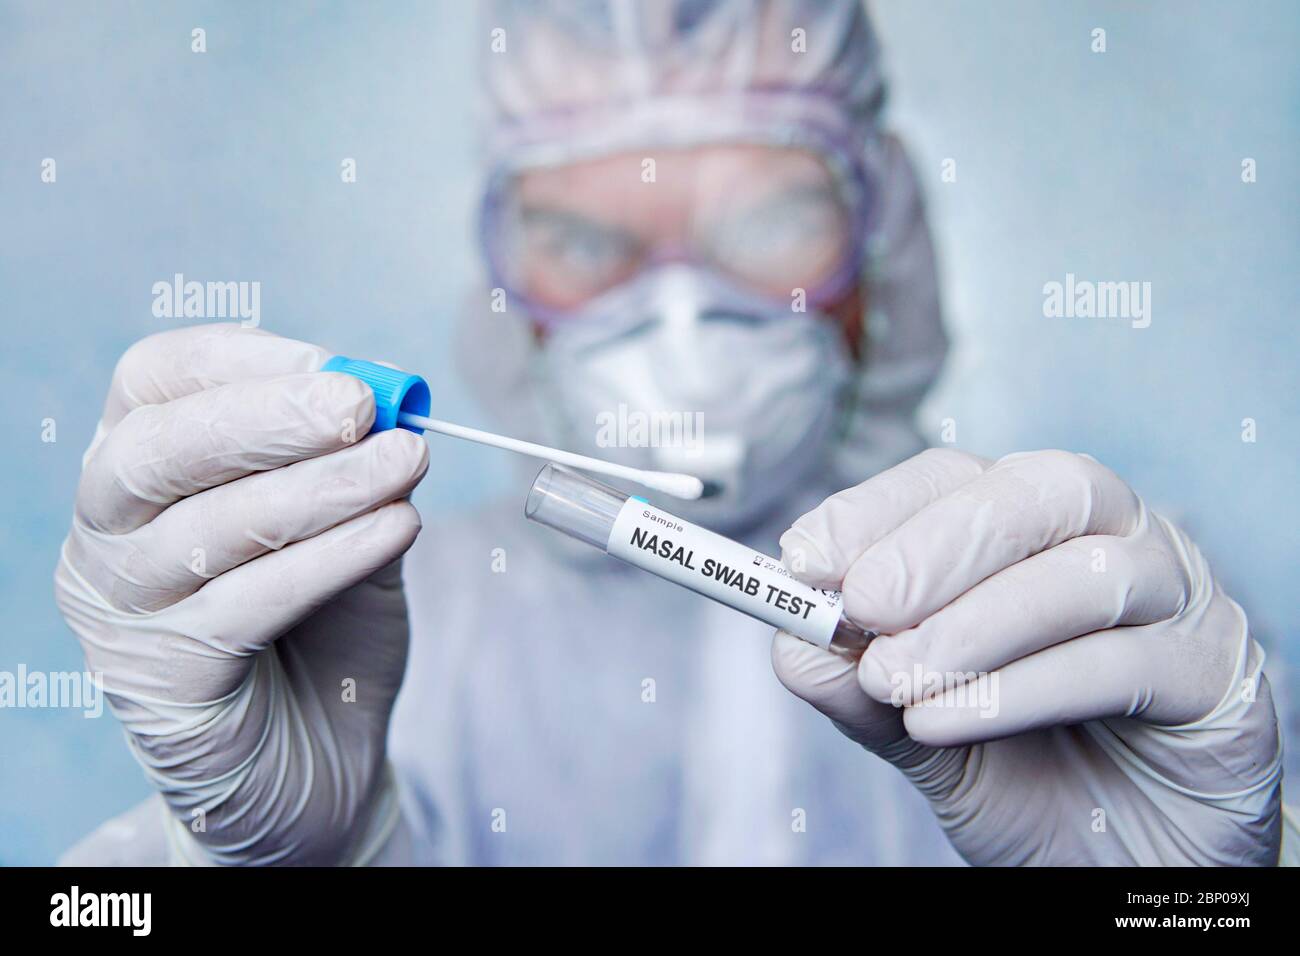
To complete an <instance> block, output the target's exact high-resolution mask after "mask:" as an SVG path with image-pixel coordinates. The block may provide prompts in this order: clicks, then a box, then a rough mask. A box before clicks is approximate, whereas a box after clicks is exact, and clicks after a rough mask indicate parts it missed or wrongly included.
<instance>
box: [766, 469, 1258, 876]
mask: <svg viewBox="0 0 1300 956" xmlns="http://www.w3.org/2000/svg"><path fill="white" fill-rule="evenodd" d="M781 545H782V555H783V559H784V560H785V561H786V563H787V565H788V566H789V567H790V568H791V569H792V570H793V571H794V572H795V573H796V575H797V576H798V577H799V578H801V579H803V580H805V581H807V582H809V583H811V584H814V585H817V586H819V587H828V588H842V589H843V591H844V607H845V613H846V614H847V615H848V616H849V618H850V619H852V620H853V621H854V622H855V623H857V624H859V625H861V626H863V627H866V628H870V629H872V630H875V631H877V632H879V633H880V634H881V635H882V636H881V637H879V638H877V639H876V640H875V641H874V642H872V644H871V645H870V646H869V647H868V649H867V652H866V653H865V654H864V655H863V657H862V659H861V661H860V662H858V663H857V665H856V666H854V664H853V663H852V662H846V661H845V660H843V659H842V658H840V657H837V656H835V655H833V654H830V653H828V652H826V651H823V650H821V649H820V648H817V647H814V646H812V645H810V644H807V643H805V642H803V641H800V640H798V639H796V638H794V637H791V636H790V635H788V634H782V633H778V635H777V638H776V640H775V643H774V645H773V661H774V664H775V667H776V672H777V675H778V676H779V677H780V679H781V680H782V682H783V683H785V685H786V686H787V687H789V688H790V690H792V691H793V692H794V693H796V694H797V695H799V696H800V697H802V698H804V699H805V700H807V701H809V702H810V703H812V704H813V705H814V706H816V707H817V708H818V709H820V710H821V711H823V712H824V713H825V714H827V715H828V716H829V717H831V718H832V720H833V721H835V722H836V724H837V725H838V726H839V728H840V729H841V730H842V731H843V732H844V733H845V734H847V735H848V736H849V737H850V738H852V739H853V740H855V741H857V742H859V743H860V744H862V745H863V746H864V747H866V748H867V749H868V750H870V751H872V752H874V753H876V754H878V755H879V756H881V757H883V758H884V759H886V760H888V761H890V762H891V763H893V764H894V765H895V766H897V767H898V768H899V769H900V770H902V771H903V773H904V774H906V775H907V776H908V777H909V778H910V779H911V780H912V782H913V783H915V784H916V786H917V787H918V788H919V789H920V790H921V792H922V793H924V794H925V796H926V797H928V798H929V800H930V803H931V805H932V807H933V809H934V812H935V814H936V816H937V817H938V820H939V823H940V824H941V825H942V826H943V828H944V830H945V831H946V832H947V834H948V837H949V839H950V840H951V841H952V844H953V846H954V847H956V849H957V850H958V851H959V852H960V853H961V854H962V855H963V856H964V857H965V858H966V859H967V860H968V861H970V862H971V863H976V864H1018V863H1048V864H1083V863H1087V864H1272V863H1274V862H1276V859H1277V855H1278V844H1279V834H1280V826H1281V821H1280V795H1279V790H1280V779H1281V746H1280V741H1279V731H1278V723H1277V718H1276V715H1275V713H1274V710H1273V704H1272V700H1271V697H1270V693H1269V687H1268V683H1267V681H1266V680H1265V679H1264V677H1263V674H1262V671H1261V668H1262V665H1263V660H1264V655H1263V652H1262V650H1261V649H1260V647H1259V645H1258V644H1257V643H1255V641H1254V640H1252V639H1251V637H1250V633H1249V630H1248V628H1247V623H1246V617H1245V614H1244V613H1243V612H1242V610H1241V608H1240V607H1238V606H1237V604H1236V603H1234V602H1233V601H1232V600H1231V599H1229V598H1228V597H1227V596H1226V595H1225V594H1224V593H1223V591H1222V590H1221V589H1220V588H1219V587H1218V586H1217V584H1216V583H1215V581H1214V579H1213V578H1212V577H1211V574H1210V569H1209V568H1208V567H1207V565H1206V562H1205V559H1204V558H1203V557H1202V556H1201V554H1200V552H1199V551H1198V550H1197V549H1196V547H1195V546H1194V545H1193V544H1192V543H1191V542H1190V541H1189V540H1188V539H1187V538H1186V537H1185V536H1184V535H1183V534H1182V533H1181V532H1180V531H1178V529H1176V528H1174V527H1173V526H1171V525H1170V524H1169V523H1168V522H1166V521H1164V520H1163V519H1161V518H1159V517H1158V516H1156V515H1154V514H1152V513H1151V512H1149V511H1148V510H1147V508H1146V507H1145V505H1143V503H1142V501H1141V500H1140V499H1139V498H1138V497H1137V496H1136V495H1135V494H1134V493H1133V492H1132V491H1131V490H1129V488H1128V487H1127V486H1126V485H1125V484H1124V483H1123V482H1122V481H1121V480H1120V479H1119V478H1118V477H1116V476H1115V475H1114V474H1113V473H1112V472H1110V471H1109V470H1107V469H1106V468H1104V467H1102V466H1101V465H1099V464H1098V463H1097V462H1096V461H1094V460H1093V459H1091V458H1088V457H1086V456H1081V455H1073V454H1069V453H1066V452H1060V451H1045V452H1034V453H1029V454H1016V455H1009V456H1007V457H1006V458H1003V459H1001V460H1000V461H998V462H996V463H989V462H987V461H984V460H981V459H978V458H975V457H973V456H971V455H966V454H963V453H961V452H957V451H952V450H931V451H927V452H924V453H922V454H921V455H918V456H916V457H915V458H912V459H910V460H908V461H906V462H904V463H903V464H901V465H899V466H898V467H896V468H893V469H891V470H889V471H887V472H884V473H882V474H880V475H878V476H877V477H875V478H872V479H871V480H870V481H867V482H865V483H863V484H861V485H859V486H857V487H855V488H851V489H849V490H847V491H843V492H840V493H839V494H837V495H834V496H832V497H830V498H828V499H827V500H826V501H824V502H823V503H822V504H821V505H820V506H818V507H817V508H816V509H815V510H813V511H811V512H809V513H808V514H806V515H804V516H803V517H802V518H800V519H799V520H798V521H796V522H795V524H794V526H793V527H792V528H791V529H790V530H789V531H787V532H786V533H785V535H784V536H783V537H782V538H781ZM963 681H966V682H967V683H962V682H963ZM868 809H869V808H868Z"/></svg>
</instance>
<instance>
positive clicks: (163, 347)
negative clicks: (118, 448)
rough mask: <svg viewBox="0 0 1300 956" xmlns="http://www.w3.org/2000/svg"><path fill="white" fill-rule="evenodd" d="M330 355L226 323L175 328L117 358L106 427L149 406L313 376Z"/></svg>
mask: <svg viewBox="0 0 1300 956" xmlns="http://www.w3.org/2000/svg"><path fill="white" fill-rule="evenodd" d="M328 358H329V353H328V352H327V351H325V350H324V349H322V348H321V347H320V346H318V345H312V344H311V343H309V342H299V341H298V340H296V339H286V338H283V337H281V336H278V335H273V334H271V333H269V332H264V331H262V330H261V329H246V328H243V327H241V326H240V325H239V324H238V323H230V322H222V323H217V324H212V325H199V326H193V327H190V328H184V329H173V330H170V331H167V332H159V333H158V334H156V335H151V336H148V337H147V338H143V339H141V340H140V341H138V342H136V343H135V344H134V345H132V346H131V347H130V348H129V349H127V350H126V352H125V353H124V354H123V355H122V357H121V359H119V360H118V363H117V367H116V368H115V369H114V371H113V382H112V384H111V385H110V386H109V390H108V397H107V399H106V400H105V402H104V415H103V420H102V425H103V427H104V428H105V429H112V428H113V427H114V426H115V425H117V424H118V422H120V421H121V420H122V419H124V418H125V417H126V416H127V415H129V414H130V413H131V412H132V411H134V410H135V409H137V408H140V407H141V406H144V405H162V404H164V403H166V402H171V401H174V400H176V399H178V398H181V397H183V396H185V395H192V394H194V393H195V392H202V391H206V390H207V389H210V388H216V387H217V386H219V385H230V384H232V383H234V382H243V381H249V380H253V379H259V378H274V377H279V376H283V375H289V374H292V373H295V372H314V371H316V370H317V369H319V368H320V367H321V366H322V365H324V364H325V361H326V360H327V359H328Z"/></svg>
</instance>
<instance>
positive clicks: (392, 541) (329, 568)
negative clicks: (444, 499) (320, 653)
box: [168, 499, 420, 655]
mask: <svg viewBox="0 0 1300 956" xmlns="http://www.w3.org/2000/svg"><path fill="white" fill-rule="evenodd" d="M419 532H420V516H419V513H418V512H417V511H416V510H415V507H414V506H413V505H412V504H411V503H410V502H409V501H407V500H405V499H401V500H398V501H394V502H392V503H391V504H386V505H383V506H382V507H379V508H376V509H375V510H374V511H371V512H368V513H366V514H364V515H361V516H360V517H357V518H353V519H351V520H350V521H345V522H343V523H342V524H339V525H335V526H334V527H333V528H330V529H329V530H328V531H323V532H321V533H320V534H318V535H316V536H315V537H312V538H307V539H306V540H303V541H297V542H295V543H293V544H291V545H289V546H288V547H286V548H283V549H282V550H280V551H271V552H269V553H267V554H264V555H262V556H261V557H260V558H255V559H253V560H252V561H249V562H247V563H245V564H241V565H240V566H239V567H237V568H235V569H234V570H231V571H227V572H226V573H225V574H223V575H221V576H220V577H219V578H215V579H213V580H212V581H209V582H208V583H207V584H206V585H204V586H203V587H202V588H200V589H199V590H198V591H197V592H195V593H194V594H193V595H191V596H190V597H189V598H187V599H186V600H185V601H184V602H182V603H181V604H178V605H176V606H175V608H173V609H171V610H170V611H169V612H168V613H172V612H173V611H176V610H177V609H181V608H183V609H184V613H185V615H186V616H187V619H188V620H189V621H190V622H191V633H192V634H193V636H194V637H195V638H196V639H197V640H199V641H200V642H202V643H204V644H207V645H209V646H211V647H214V648H216V649H218V650H220V651H222V652H225V653H228V654H236V655H245V654H253V653H256V652H257V651H260V650H262V649H263V648H265V647H267V646H269V645H270V644H271V643H272V642H273V641H274V640H275V639H276V638H277V637H279V636H280V635H281V634H283V633H284V632H285V631H287V630H288V629H289V628H291V627H293V625H295V624H297V623H298V622H299V621H301V620H302V619H304V618H305V617H307V616H308V615H310V614H312V613H313V612H314V611H316V610H318V609H319V608H320V607H321V606H322V605H324V604H326V603H328V602H329V601H330V600H332V599H333V598H335V597H336V596H338V595H339V594H340V593H341V592H343V591H345V590H347V589H348V588H350V587H352V586H353V585H356V584H358V583H360V582H361V581H364V580H365V579H366V578H368V577H370V575H372V574H374V573H375V572H376V571H379V570H380V569H381V568H384V567H386V566H387V565H389V564H391V563H392V562H394V561H396V560H397V559H398V558H399V557H401V556H402V555H403V554H405V553H406V550H407V549H408V548H410V546H411V545H412V544H413V543H414V541H415V538H416V536H417V535H418V534H419ZM367 639H368V638H367V634H366V633H365V630H364V629H362V630H359V631H358V632H357V634H356V640H358V641H365V640H367Z"/></svg>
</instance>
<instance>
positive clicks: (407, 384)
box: [321, 355, 432, 435]
mask: <svg viewBox="0 0 1300 956" xmlns="http://www.w3.org/2000/svg"><path fill="white" fill-rule="evenodd" d="M321 371H322V372H342V373H344V374H345V375H352V376H354V377H356V378H359V379H361V381H363V382H365V383H366V384H367V385H369V386H370V390H371V391H372V392H374V393H375V423H374V424H373V425H371V426H370V431H371V432H384V431H388V430H389V429H390V428H405V429H406V430H407V431H412V432H415V433H416V434H417V435H423V434H424V429H423V428H417V427H416V426H414V425H406V424H401V423H399V422H398V421H397V414H398V412H409V413H411V414H413V415H428V414H429V405H430V403H431V401H432V399H431V398H430V395H429V385H428V383H427V382H425V380H424V379H422V378H420V376H418V375H412V374H411V373H410V372H403V371H400V370H398V369H395V368H389V367H388V366H386V365H378V364H376V363H374V362H367V361H366V360H365V359H354V358H347V357H346V356H343V355H336V356H334V357H333V358H332V359H330V360H329V361H328V362H326V363H325V364H324V365H322V366H321Z"/></svg>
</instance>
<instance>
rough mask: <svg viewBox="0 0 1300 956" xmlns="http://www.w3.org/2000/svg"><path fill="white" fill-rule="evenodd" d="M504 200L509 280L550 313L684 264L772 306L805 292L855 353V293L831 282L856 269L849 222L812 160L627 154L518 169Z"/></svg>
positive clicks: (698, 151)
mask: <svg viewBox="0 0 1300 956" xmlns="http://www.w3.org/2000/svg"><path fill="white" fill-rule="evenodd" d="M651 160H652V161H653V167H651V166H650V161H651ZM510 194H511V196H510V204H511V214H510V215H509V216H508V217H507V221H508V223H509V233H510V235H509V237H508V240H507V243H506V248H507V249H508V250H509V254H508V258H509V265H510V269H511V270H512V273H513V275H512V280H513V282H514V283H515V284H516V285H517V286H519V287H520V289H521V290H522V291H523V292H524V294H525V295H526V296H527V297H528V298H529V299H530V300H531V301H534V302H536V303H538V304H540V305H542V306H544V307H545V308H547V309H548V310H552V311H559V312H563V311H565V310H576V309H578V308H580V307H581V306H582V305H584V304H585V303H586V302H588V301H590V300H591V299H592V298H594V297H595V296H598V295H600V294H601V293H603V292H605V291H607V290H609V289H611V288H613V287H615V286H617V285H620V284H621V283H623V282H626V281H628V280H630V279H632V278H633V277H635V276H636V275H638V274H639V273H640V272H642V271H643V270H644V269H646V268H648V267H652V266H655V265H659V264H663V263H667V262H674V261H684V262H689V263H692V264H697V265H702V266H704V267H706V268H709V269H711V270H714V271H716V272H717V273H719V274H721V275H724V276H726V277H727V278H728V279H729V280H730V281H732V282H734V283H737V284H739V285H742V286H744V287H745V288H747V289H749V290H751V291H754V292H757V293H759V294H761V295H764V296H768V297H771V298H772V299H773V300H774V301H780V302H784V303H790V302H791V297H792V295H793V294H794V290H796V289H802V290H804V292H805V294H806V296H807V298H808V307H809V309H813V308H817V309H820V310H821V311H823V312H825V313H827V314H829V315H831V316H832V317H833V318H834V319H835V320H836V322H837V323H840V324H841V326H842V328H843V329H844V332H845V335H846V337H847V338H848V340H849V344H850V346H851V347H853V348H854V350H855V351H856V347H857V344H858V342H857V336H858V330H859V329H860V325H861V322H860V318H861V314H862V305H863V303H862V297H861V294H860V289H859V288H858V283H857V281H848V282H843V281H839V282H837V281H836V280H837V278H839V279H842V278H843V277H844V276H845V273H846V271H847V270H851V269H852V266H851V265H849V266H846V262H847V260H848V258H849V257H851V256H853V255H854V250H855V245H854V242H853V236H852V234H851V227H852V220H851V216H850V214H849V211H848V209H847V208H846V206H845V203H844V201H843V199H842V194H841V189H840V187H839V184H838V182H837V181H836V179H835V177H834V175H833V174H832V173H831V172H830V170H829V169H828V168H827V167H826V165H825V164H824V163H823V162H822V161H821V160H820V159H819V158H818V157H817V156H816V155H814V154H813V153H811V152H808V151H806V150H802V149H796V148H787V147H772V146H760V145H750V144H727V145H710V146H701V147H695V148H690V149H680V150H661V151H658V152H655V153H653V154H652V155H649V156H647V155H646V154H643V153H636V154H633V153H625V154H620V155H615V156H609V157H602V158H598V159H592V160H586V161H582V162H576V163H572V164H569V165H565V166H560V167H549V168H539V169H531V170H528V171H525V172H523V173H521V174H519V175H518V176H517V177H516V179H515V181H514V183H513V184H512V186H511V188H510ZM831 286H838V288H835V289H833V290H832V289H831ZM819 296H820V297H821V298H820V299H819Z"/></svg>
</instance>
